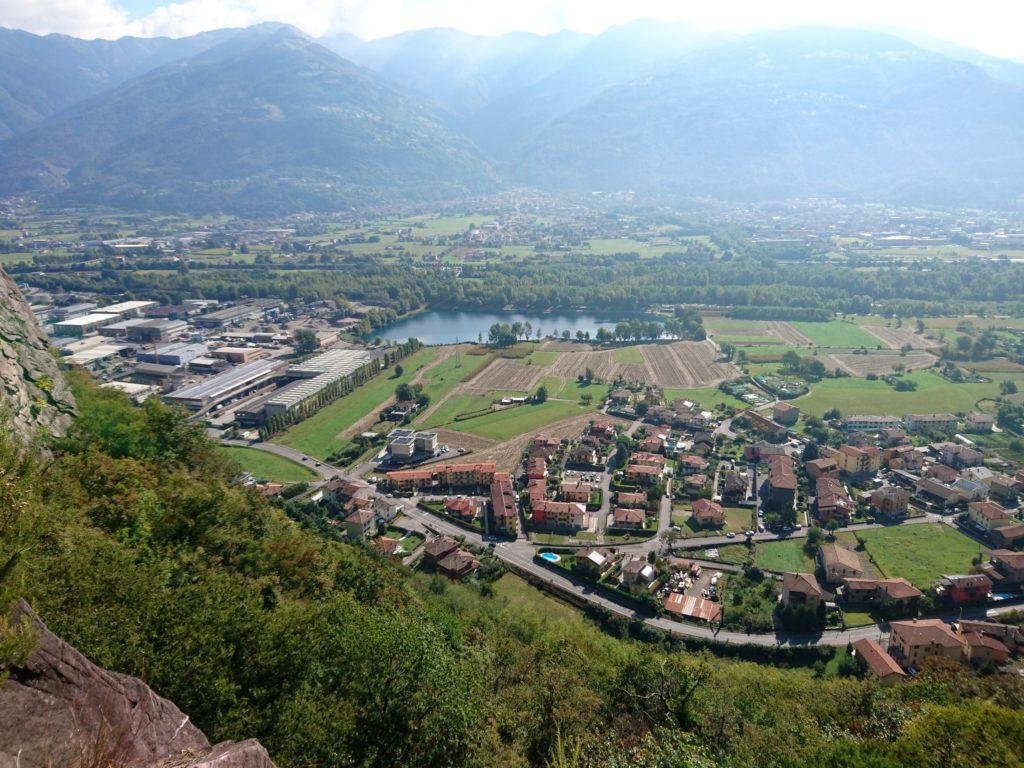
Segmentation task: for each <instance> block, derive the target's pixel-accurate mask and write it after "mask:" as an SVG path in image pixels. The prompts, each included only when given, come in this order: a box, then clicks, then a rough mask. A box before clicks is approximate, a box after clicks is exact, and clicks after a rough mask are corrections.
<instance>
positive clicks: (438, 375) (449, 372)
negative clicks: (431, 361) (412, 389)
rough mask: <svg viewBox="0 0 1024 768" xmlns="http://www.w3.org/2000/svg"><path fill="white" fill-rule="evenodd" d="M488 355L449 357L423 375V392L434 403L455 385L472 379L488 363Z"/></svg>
mask: <svg viewBox="0 0 1024 768" xmlns="http://www.w3.org/2000/svg"><path fill="white" fill-rule="evenodd" d="M489 360H490V356H489V355H461V354H460V355H450V356H449V357H448V358H446V359H445V360H442V361H441V362H440V363H438V364H437V365H435V366H434V367H433V368H431V369H430V370H429V371H426V372H425V373H424V374H423V379H422V381H421V383H422V384H423V391H424V392H425V393H426V394H427V395H428V396H429V397H430V402H432V403H436V402H437V401H438V400H440V399H441V398H442V397H444V396H445V395H447V394H448V393H449V392H451V391H452V389H454V388H455V385H456V384H458V383H459V382H462V381H465V380H466V379H469V378H472V377H473V376H474V375H476V374H477V373H478V372H479V371H480V369H481V368H482V367H483V366H484V365H486V364H487V362H489Z"/></svg>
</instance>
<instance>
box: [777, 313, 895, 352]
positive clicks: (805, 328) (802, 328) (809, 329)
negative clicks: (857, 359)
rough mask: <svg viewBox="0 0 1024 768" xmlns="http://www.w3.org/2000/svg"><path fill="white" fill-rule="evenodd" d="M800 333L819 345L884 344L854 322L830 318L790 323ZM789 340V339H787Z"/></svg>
mask: <svg viewBox="0 0 1024 768" xmlns="http://www.w3.org/2000/svg"><path fill="white" fill-rule="evenodd" d="M788 325H791V326H792V327H793V328H794V329H795V330H796V331H797V332H798V333H800V334H802V335H803V336H806V337H807V338H808V339H810V340H811V341H812V342H813V343H814V344H815V345H817V346H819V347H837V348H842V349H857V348H860V347H868V348H875V347H878V346H882V341H881V340H880V339H878V338H876V337H875V336H872V335H871V334H870V333H868V332H867V331H865V330H863V329H862V328H860V327H859V326H857V325H854V324H853V323H846V322H843V321H842V320H830V321H828V322H827V323H806V322H794V323H788ZM787 341H789V339H787Z"/></svg>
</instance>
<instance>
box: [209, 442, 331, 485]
mask: <svg viewBox="0 0 1024 768" xmlns="http://www.w3.org/2000/svg"><path fill="white" fill-rule="evenodd" d="M217 450H219V451H220V452H221V453H223V454H224V455H226V456H227V457H228V458H229V459H231V460H232V461H234V462H235V463H236V464H238V465H239V466H240V467H241V468H242V469H244V470H245V471H246V472H251V473H252V475H253V477H255V478H257V479H258V480H268V481H270V482H274V483H305V482H309V481H311V480H316V477H317V475H316V473H315V472H313V470H311V469H309V468H308V467H304V466H302V465H301V464H298V463H296V462H294V461H292V460H291V459H286V458H284V457H283V456H277V455H276V454H273V453H267V452H266V451H259V450H256V449H255V448H240V447H237V446H219V447H218V448H217Z"/></svg>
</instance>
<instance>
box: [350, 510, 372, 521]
mask: <svg viewBox="0 0 1024 768" xmlns="http://www.w3.org/2000/svg"><path fill="white" fill-rule="evenodd" d="M371 520H373V512H372V511H371V510H369V509H357V510H356V511H355V512H353V513H352V514H351V515H349V516H348V517H346V518H345V522H346V523H357V524H358V525H366V523H368V522H370V521H371Z"/></svg>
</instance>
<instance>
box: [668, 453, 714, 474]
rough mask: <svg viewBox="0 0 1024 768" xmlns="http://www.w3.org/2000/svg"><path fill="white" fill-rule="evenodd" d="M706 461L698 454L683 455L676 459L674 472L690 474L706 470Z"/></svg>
mask: <svg viewBox="0 0 1024 768" xmlns="http://www.w3.org/2000/svg"><path fill="white" fill-rule="evenodd" d="M708 466H709V465H708V462H707V460H706V459H704V458H702V457H700V456H690V455H683V456H680V457H679V458H678V459H676V474H679V475H692V474H694V473H696V472H706V471H707V469H708Z"/></svg>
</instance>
